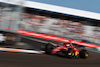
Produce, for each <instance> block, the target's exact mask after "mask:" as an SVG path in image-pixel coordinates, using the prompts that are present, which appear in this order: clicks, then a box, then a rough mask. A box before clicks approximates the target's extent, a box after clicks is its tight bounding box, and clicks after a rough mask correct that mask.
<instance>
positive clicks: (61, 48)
mask: <svg viewBox="0 0 100 67" xmlns="http://www.w3.org/2000/svg"><path fill="white" fill-rule="evenodd" d="M43 50H44V51H45V53H46V54H56V55H59V56H63V57H68V58H71V59H72V58H78V57H80V58H84V59H86V58H87V57H88V51H87V50H85V49H81V50H79V49H77V48H76V47H75V45H73V44H71V43H69V44H68V43H63V45H61V44H59V45H57V46H54V45H52V44H51V43H48V44H46V45H45V46H44V49H43Z"/></svg>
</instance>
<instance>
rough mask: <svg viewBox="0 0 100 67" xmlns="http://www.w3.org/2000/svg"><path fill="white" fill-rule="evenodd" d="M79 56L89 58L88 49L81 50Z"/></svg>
mask: <svg viewBox="0 0 100 67" xmlns="http://www.w3.org/2000/svg"><path fill="white" fill-rule="evenodd" d="M79 56H80V58H83V59H86V58H88V51H87V50H81V51H80V54H79Z"/></svg>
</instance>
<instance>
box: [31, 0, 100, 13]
mask: <svg viewBox="0 0 100 67" xmlns="http://www.w3.org/2000/svg"><path fill="white" fill-rule="evenodd" d="M30 1H35V2H40V3H46V4H52V5H57V6H63V7H69V8H74V9H80V10H85V11H91V12H96V13H100V0H30Z"/></svg>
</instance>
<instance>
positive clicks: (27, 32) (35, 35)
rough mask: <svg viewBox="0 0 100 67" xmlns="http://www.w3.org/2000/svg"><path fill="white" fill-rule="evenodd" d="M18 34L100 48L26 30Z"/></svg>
mask: <svg viewBox="0 0 100 67" xmlns="http://www.w3.org/2000/svg"><path fill="white" fill-rule="evenodd" d="M18 34H21V35H26V36H32V37H38V38H43V39H49V40H54V41H60V42H67V43H68V42H69V41H72V43H74V44H78V45H82V46H86V47H91V48H98V47H100V45H96V44H90V43H85V42H80V41H75V40H71V39H65V38H61V37H56V36H51V35H46V34H40V33H35V32H29V31H24V30H18Z"/></svg>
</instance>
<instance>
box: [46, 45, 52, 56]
mask: <svg viewBox="0 0 100 67" xmlns="http://www.w3.org/2000/svg"><path fill="white" fill-rule="evenodd" d="M52 49H53V45H52V44H50V43H48V44H46V46H45V53H46V54H51V52H52Z"/></svg>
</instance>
